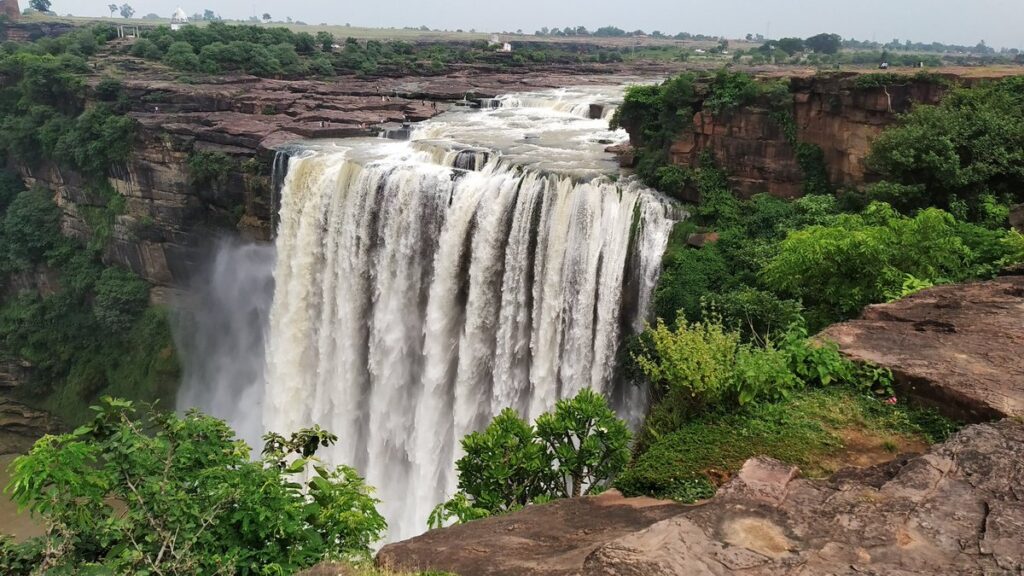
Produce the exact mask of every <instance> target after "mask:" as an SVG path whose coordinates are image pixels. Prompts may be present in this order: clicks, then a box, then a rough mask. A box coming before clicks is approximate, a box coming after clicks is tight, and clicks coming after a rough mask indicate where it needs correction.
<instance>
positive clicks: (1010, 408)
mask: <svg viewBox="0 0 1024 576" xmlns="http://www.w3.org/2000/svg"><path fill="white" fill-rule="evenodd" d="M820 337H821V338H823V339H827V340H832V341H834V342H836V343H838V344H839V348H840V350H841V351H842V352H843V354H845V355H846V356H848V357H850V358H852V359H854V360H859V361H867V362H872V363H874V364H878V365H880V366H884V367H886V368H889V369H890V370H892V372H893V375H894V376H895V377H896V381H897V386H898V387H899V388H900V389H901V392H902V393H903V394H904V395H909V396H911V397H913V398H914V399H915V400H918V401H920V402H924V403H927V404H931V405H934V406H936V407H937V408H939V409H940V410H942V411H943V412H945V413H947V414H949V415H951V416H954V417H959V418H963V419H966V420H968V421H974V422H978V421H983V420H989V419H993V418H1005V417H1010V416H1017V417H1020V416H1024V354H1022V351H1024V276H1006V277H1002V278H998V279H996V280H992V281H989V282H975V283H970V284H959V285H949V286H938V287H935V288H930V289H928V290H923V291H921V292H918V293H916V294H914V295H912V296H909V297H907V298H904V299H903V300H899V301H897V302H892V303H889V304H877V305H873V306H868V307H867V308H866V309H865V310H864V313H863V315H862V317H861V318H860V319H858V320H852V321H850V322H844V323H841V324H836V325H834V326H831V327H829V328H828V329H826V330H825V331H824V332H822V333H821V334H820Z"/></svg>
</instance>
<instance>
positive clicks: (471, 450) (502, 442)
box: [427, 389, 630, 528]
mask: <svg viewBox="0 0 1024 576" xmlns="http://www.w3.org/2000/svg"><path fill="white" fill-rule="evenodd" d="M629 439H630V434H629V430H628V429H627V428H626V424H625V423H624V422H622V421H621V420H619V419H618V418H616V417H615V413H614V412H612V410H611V409H610V408H609V407H608V402H607V401H606V400H605V398H604V396H602V395H601V394H598V393H597V392H594V391H593V390H589V389H586V390H583V391H581V392H580V393H579V394H578V395H577V396H576V397H575V398H572V399H567V400H561V401H559V402H558V404H557V405H556V406H555V410H554V411H553V412H549V413H546V414H542V415H541V416H540V417H539V418H537V426H536V429H535V428H534V427H532V426H530V425H529V424H528V423H527V422H526V421H524V420H523V419H522V418H520V417H519V415H518V414H516V412H515V410H512V409H511V408H506V409H505V410H503V411H502V412H501V414H499V415H498V416H497V417H496V418H495V419H494V421H493V422H491V424H490V426H488V427H487V429H486V430H484V431H483V432H474V433H473V434H470V435H468V436H466V437H465V438H464V439H463V440H462V449H463V451H464V452H465V453H466V455H465V456H463V457H462V458H460V459H459V461H458V462H457V463H456V468H457V469H458V471H459V491H458V492H457V493H456V494H455V496H453V497H452V499H451V500H448V501H447V502H444V503H442V504H440V505H438V506H437V507H436V508H434V510H433V512H431V514H430V518H429V519H428V520H427V524H428V525H429V526H430V527H431V528H440V527H442V526H444V525H445V524H446V523H448V522H450V521H452V520H454V521H455V522H457V523H463V522H468V521H470V520H475V519H477V518H482V517H485V516H489V515H492V514H501V513H505V512H511V511H513V510H517V509H519V508H522V507H523V506H526V505H527V504H531V503H540V502H544V501H547V500H550V499H552V498H563V497H568V496H574V497H575V496H580V495H582V494H584V488H585V489H586V492H585V493H586V494H590V493H592V492H593V491H594V490H595V489H598V488H600V487H602V486H604V485H605V483H606V481H607V480H609V479H611V478H612V477H613V476H615V475H617V474H618V473H619V472H621V471H622V469H623V468H624V467H625V465H626V463H627V462H628V460H629Z"/></svg>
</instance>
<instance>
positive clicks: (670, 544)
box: [378, 420, 1024, 576]
mask: <svg viewBox="0 0 1024 576" xmlns="http://www.w3.org/2000/svg"><path fill="white" fill-rule="evenodd" d="M797 472H798V471H797V470H796V468H793V467H791V466H788V465H786V464H783V463H781V462H778V461H775V460H769V459H764V458H754V459H751V460H749V461H748V462H747V463H746V464H745V465H744V466H743V469H742V470H741V471H740V473H739V474H738V475H737V476H736V477H735V478H734V479H733V480H731V481H730V482H729V483H728V484H726V485H725V486H723V487H722V489H721V490H719V493H718V495H717V496H716V497H715V498H714V499H712V500H710V501H708V502H706V503H704V504H701V505H697V506H689V507H683V506H678V505H674V504H669V503H658V502H657V501H651V500H647V499H640V500H635V501H634V500H631V499H622V498H621V497H619V496H617V495H615V494H612V495H605V496H599V497H595V498H581V499H575V500H563V501H560V502H556V503H553V504H549V505H545V506H533V507H529V508H527V509H526V510H523V511H521V512H518V513H515V514H510V515H508V516H503V517H498V518H491V519H487V520H481V521H477V522H472V523H470V524H467V525H463V526H457V527H454V528H447V529H443V530H434V531H432V532H428V533H427V534H424V535H423V536H420V537H418V538H414V539H412V540H409V541H406V542H400V543H397V544H391V545H389V546H387V547H385V548H384V549H383V550H382V551H381V552H380V555H379V556H378V562H379V563H380V564H382V565H385V566H388V567H392V568H396V569H404V570H425V569H433V570H446V571H450V572H454V573H456V574H460V575H463V576H477V575H480V576H485V575H545V576H547V575H551V576H555V575H558V576H561V575H570V574H571V575H580V576H612V575H623V576H712V575H714V576H720V575H732V574H750V575H764V576H782V575H794V576H796V575H801V576H810V575H837V576H838V575H850V576H853V575H864V574H871V575H876V576H881V575H887V576H911V575H921V576H923V575H926V574H927V575H934V574H942V575H954V574H956V575H975V574H977V575H987V576H997V575H1006V576H1010V575H1019V574H1021V573H1024V424H1022V423H1021V422H1019V421H1014V420H1004V421H1002V422H998V423H993V424H979V425H974V426H970V427H968V428H965V429H964V430H963V431H961V432H960V433H959V434H957V435H956V436H954V437H953V438H951V439H950V440H949V441H948V442H946V443H945V444H942V445H938V446H935V447H933V449H932V450H931V451H930V452H929V453H927V454H924V455H921V456H913V457H909V456H908V457H903V458H899V459H897V460H896V461H894V462H892V463H889V464H883V465H880V466H876V467H873V468H866V469H856V468H849V469H845V470H841V471H840V472H838V473H837V474H835V475H834V476H833V477H832V478H831V479H829V480H806V479H800V478H799V477H798V474H797ZM666 516H667V517H666ZM658 517H664V519H662V520H661V521H657V522H654V523H651V524H650V525H647V526H645V525H646V524H648V523H650V522H651V521H652V520H654V519H656V518H658Z"/></svg>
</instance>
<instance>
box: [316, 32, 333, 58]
mask: <svg viewBox="0 0 1024 576" xmlns="http://www.w3.org/2000/svg"><path fill="white" fill-rule="evenodd" d="M316 43H317V44H319V45H320V50H321V51H322V52H325V53H328V54H329V53H331V52H333V51H334V36H332V35H331V33H330V32H324V31H323V30H321V31H320V32H317V33H316Z"/></svg>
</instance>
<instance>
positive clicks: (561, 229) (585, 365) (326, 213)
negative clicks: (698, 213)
mask: <svg viewBox="0 0 1024 576" xmlns="http://www.w3.org/2000/svg"><path fill="white" fill-rule="evenodd" d="M622 138H623V134H621V133H610V132H608V130H607V126H606V123H604V122H602V121H601V120H589V119H587V118H585V117H582V116H575V115H572V114H570V113H567V112H563V111H560V110H558V109H557V108H554V107H544V108H541V109H531V108H528V107H518V108H513V109H502V108H498V109H494V110H488V111H479V112H458V113H449V114H446V115H443V116H441V117H439V118H438V119H435V120H433V121H429V122H426V123H424V124H423V125H421V126H419V127H418V128H417V129H416V130H415V132H414V134H413V139H412V141H407V142H394V141H387V140H382V139H353V140H339V141H329V142H317V143H310V144H309V146H308V147H307V148H306V149H305V150H304V151H303V152H301V153H298V154H297V155H295V156H293V157H292V158H291V160H290V163H289V165H288V173H287V177H286V178H285V180H284V183H283V188H282V191H281V202H282V204H281V211H280V225H279V228H278V235H277V241H276V266H275V268H274V272H273V279H274V283H275V285H276V288H275V291H274V295H273V305H272V307H271V311H270V315H269V324H268V325H269V332H268V334H269V337H268V342H267V346H266V351H265V362H266V364H265V366H266V374H265V376H264V377H263V378H264V381H265V385H264V397H263V399H262V406H263V410H262V422H261V428H262V429H263V430H274V431H280V432H288V431H292V430H296V429H298V428H300V427H304V426H309V425H312V424H314V423H316V424H320V425H321V426H323V427H324V428H327V429H329V430H331V431H333V432H335V433H337V434H338V435H339V437H340V439H341V441H340V443H339V444H338V445H337V446H335V447H332V448H331V450H330V451H329V452H327V453H326V454H325V457H326V458H327V459H328V460H329V461H332V462H339V463H340V462H343V463H348V464H351V465H353V466H355V467H356V468H357V469H358V470H359V471H360V472H361V473H363V474H364V475H365V476H366V478H367V481H368V482H369V483H370V484H371V485H374V486H376V487H377V489H378V494H379V496H380V498H381V500H382V512H383V513H384V515H385V517H386V518H387V519H388V522H389V524H390V532H389V539H390V540H395V539H401V538H406V537H410V536H413V535H416V534H419V533H421V532H422V531H423V530H424V529H425V528H426V519H427V516H428V514H429V512H430V510H431V509H432V508H433V507H434V505H436V504H437V503H438V502H440V501H442V500H443V499H444V498H445V497H447V496H450V495H451V494H452V492H453V491H454V489H455V486H456V480H457V478H456V476H455V470H454V461H455V459H457V458H458V456H459V443H458V441H459V439H461V438H462V436H464V435H465V434H467V433H469V432H471V431H474V430H479V429H481V428H482V427H484V426H485V425H486V424H487V423H488V422H489V420H490V419H491V418H492V417H493V416H495V415H496V414H497V413H498V412H500V411H501V410H502V409H503V408H505V407H510V406H511V407H513V408H515V409H517V410H518V411H519V412H520V413H521V414H523V415H524V416H527V417H529V418H531V419H532V418H534V417H536V416H537V415H538V414H540V413H541V412H543V411H545V410H547V409H550V408H551V407H552V406H553V405H554V403H555V401H556V400H557V399H559V398H563V397H567V396H572V395H574V394H575V393H576V392H578V391H579V390H580V389H582V388H585V387H592V388H594V389H595V390H599V391H602V392H604V393H605V394H608V395H609V396H610V397H611V398H613V399H614V402H615V404H616V408H617V409H618V410H619V411H620V413H622V414H623V415H625V416H632V417H634V419H635V418H636V417H637V416H638V415H639V414H640V413H641V412H642V411H643V409H644V406H643V403H642V401H641V398H642V391H640V390H634V389H633V388H632V387H631V386H630V385H628V384H626V383H622V382H616V380H615V378H614V371H615V364H616V356H617V352H618V343H619V342H620V340H621V337H622V332H623V330H627V331H628V330H635V329H637V328H638V327H640V326H642V324H643V321H644V319H645V318H646V312H647V309H648V307H649V301H650V294H651V291H652V290H653V287H654V284H655V283H656V281H657V277H658V272H659V269H660V258H661V254H662V252H663V251H664V249H665V246H666V243H667V240H668V235H669V232H670V230H671V227H672V224H673V222H674V219H675V218H676V209H675V207H674V206H673V205H672V204H671V203H669V202H667V201H666V200H664V199H663V198H661V197H660V196H658V195H656V194H655V193H653V192H651V191H649V190H647V189H645V188H643V187H642V186H641V185H640V184H639V183H637V182H636V181H635V180H633V179H623V180H621V181H617V179H616V178H615V177H610V176H611V175H612V174H617V170H616V169H615V166H614V162H613V160H612V159H611V158H610V156H609V155H607V154H605V153H604V152H603V148H604V144H601V142H607V140H608V139H615V140H621V139H622ZM216 384H217V385H218V386H221V385H223V383H222V381H220V380H218V381H217V382H216ZM195 385H198V386H202V384H200V383H196V384H195ZM209 385H210V384H209V383H207V384H206V386H209ZM190 387H192V386H191V385H189V384H188V383H186V390H187V389H189V388H190ZM188 394H189V393H187V392H186V393H183V402H184V404H183V405H188V401H194V399H195V398H197V397H196V396H195V395H193V396H189V395H188ZM200 400H202V397H200ZM200 405H201V406H202V407H204V408H206V409H209V410H211V411H213V412H214V413H215V414H217V415H219V416H222V417H226V418H227V419H228V420H229V421H232V423H236V420H237V419H243V420H245V419H248V420H252V415H253V412H254V411H255V410H258V408H257V407H256V406H255V405H249V406H225V405H224V404H214V405H210V404H203V403H202V402H200Z"/></svg>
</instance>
